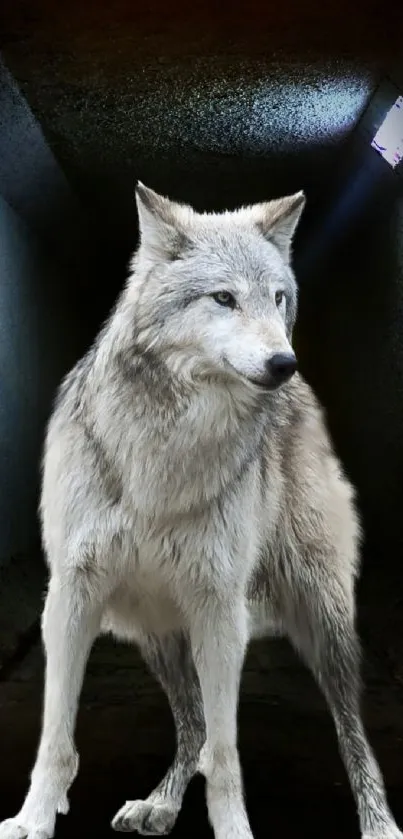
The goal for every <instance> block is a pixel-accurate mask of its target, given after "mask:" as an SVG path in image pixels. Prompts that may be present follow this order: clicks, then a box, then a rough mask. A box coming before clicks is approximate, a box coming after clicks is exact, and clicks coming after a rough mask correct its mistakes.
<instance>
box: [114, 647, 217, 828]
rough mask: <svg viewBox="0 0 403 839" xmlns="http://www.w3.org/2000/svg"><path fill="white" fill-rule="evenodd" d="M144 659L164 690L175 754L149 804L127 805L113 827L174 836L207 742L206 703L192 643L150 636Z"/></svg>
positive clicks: (117, 816) (116, 818)
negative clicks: (185, 797)
mask: <svg viewBox="0 0 403 839" xmlns="http://www.w3.org/2000/svg"><path fill="white" fill-rule="evenodd" d="M140 649H141V652H142V655H143V658H144V660H145V661H146V663H147V664H148V667H149V668H150V670H151V672H152V673H153V674H154V676H155V677H156V678H157V679H158V681H159V682H160V684H161V686H162V687H163V689H164V691H165V693H166V695H167V697H168V700H169V703H170V706H171V711H172V715H173V718H174V722H175V729H176V754H175V757H174V760H173V763H172V765H171V766H170V768H169V769H168V772H167V773H166V775H165V777H164V778H163V780H162V781H161V783H160V784H158V786H157V787H156V789H155V790H153V792H152V793H151V794H150V795H149V796H148V798H147V799H146V800H145V801H140V800H139V801H126V804H125V805H124V806H123V807H122V808H121V810H119V812H118V813H117V815H116V816H115V818H114V819H113V822H112V827H113V828H114V829H115V830H118V831H122V832H129V831H137V833H140V834H141V835H142V836H162V835H166V834H167V833H169V832H170V831H171V830H172V828H173V826H174V824H175V821H176V818H177V816H178V813H179V811H180V809H181V806H182V801H183V796H184V794H185V792H186V788H187V786H188V784H189V782H190V781H191V779H192V778H193V776H194V774H195V773H196V770H197V766H198V762H199V756H200V749H201V747H202V745H203V743H204V740H205V724H204V714H203V702H202V696H201V691H200V685H199V680H198V678H197V674H196V670H195V666H194V663H193V659H192V653H191V649H190V643H189V639H188V638H187V637H186V636H185V635H182V634H173V635H170V636H167V637H164V638H156V637H155V636H150V635H149V636H146V637H145V638H144V639H143V641H142V642H141V643H140Z"/></svg>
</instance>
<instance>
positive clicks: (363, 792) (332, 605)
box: [286, 562, 403, 839]
mask: <svg viewBox="0 0 403 839" xmlns="http://www.w3.org/2000/svg"><path fill="white" fill-rule="evenodd" d="M309 565H310V567H309ZM320 566H322V567H320ZM318 567H319V569H320V570H315V563H314V562H313V563H309V564H308V565H307V566H300V567H299V569H298V572H297V574H296V575H295V576H294V587H293V591H291V589H290V592H289V594H290V595H291V597H290V600H291V602H292V606H291V608H289V609H287V610H286V612H287V613H288V620H287V624H288V626H287V629H288V633H289V637H290V639H291V641H293V643H294V645H295V647H297V648H298V650H299V651H300V652H301V653H302V655H303V657H304V658H305V661H306V662H307V664H308V665H309V667H310V668H311V670H312V672H313V673H314V675H315V677H316V679H317V681H318V684H319V686H320V687H321V689H322V691H323V693H324V696H325V698H326V700H327V703H328V705H329V708H330V710H331V713H332V716H333V719H334V723H335V727H336V732H337V737H338V741H339V748H340V753H341V757H342V759H343V762H344V765H345V768H346V771H347V774H348V777H349V781H350V786H351V789H352V792H353V795H354V798H355V801H356V805H357V810H358V815H359V820H360V827H361V835H362V837H363V839H403V834H402V833H401V831H400V830H399V829H398V827H397V826H396V823H395V821H394V819H393V816H392V815H391V813H390V810H389V807H388V803H387V799H386V792H385V787H384V783H383V779H382V775H381V771H380V769H379V766H378V763H377V761H376V758H375V756H374V754H373V752H372V749H371V746H370V745H369V742H368V738H367V735H366V733H365V730H364V726H363V722H362V717H361V710H360V674H359V659H360V650H359V641H358V637H357V634H356V630H355V627H354V592H353V585H352V581H351V582H349V581H348V580H346V579H339V578H338V573H337V572H334V571H332V570H331V569H332V563H331V562H329V564H328V570H327V571H326V572H325V571H324V566H323V563H318Z"/></svg>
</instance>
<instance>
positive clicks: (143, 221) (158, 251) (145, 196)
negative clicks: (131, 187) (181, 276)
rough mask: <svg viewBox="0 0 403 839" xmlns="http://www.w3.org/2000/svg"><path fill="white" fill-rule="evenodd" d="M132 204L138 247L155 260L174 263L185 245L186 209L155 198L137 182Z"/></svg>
mask: <svg viewBox="0 0 403 839" xmlns="http://www.w3.org/2000/svg"><path fill="white" fill-rule="evenodd" d="M136 203H137V211H138V215H139V227H140V240H141V245H142V246H143V247H144V248H145V249H146V250H148V251H149V253H150V255H151V256H153V258H155V259H156V260H162V261H165V262H166V261H172V260H174V259H177V258H178V256H179V255H180V253H181V252H182V251H183V250H184V248H185V247H186V245H187V244H188V238H187V235H186V231H185V224H184V221H185V216H186V211H187V212H188V214H189V212H190V208H188V207H182V206H181V205H179V204H175V203H174V202H173V201H170V200H169V198H165V197H164V196H163V195H158V193H157V192H154V191H153V190H152V189H149V187H147V186H144V184H142V183H141V181H138V183H137V187H136Z"/></svg>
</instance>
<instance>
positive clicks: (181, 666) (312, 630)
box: [0, 185, 403, 839]
mask: <svg viewBox="0 0 403 839" xmlns="http://www.w3.org/2000/svg"><path fill="white" fill-rule="evenodd" d="M137 202H138V209H139V218H140V229H141V244H140V248H139V250H138V252H137V254H136V256H135V258H134V260H133V265H132V270H131V273H130V277H129V279H128V282H127V285H126V288H125V289H124V291H123V293H122V295H121V297H120V299H119V301H118V304H117V306H116V308H115V310H114V312H113V313H112V315H111V318H110V319H109V321H108V323H107V324H106V325H105V327H104V328H103V330H102V331H101V333H100V335H99V336H98V338H97V340H96V342H95V344H94V346H93V348H92V349H91V351H90V352H89V353H88V354H87V356H86V357H85V358H84V359H83V360H82V361H81V362H80V363H79V364H77V365H76V367H75V368H74V370H73V371H72V372H71V373H70V374H69V376H68V377H67V379H66V381H65V382H64V384H63V386H62V387H61V389H60V392H59V396H58V399H57V402H56V405H55V409H54V412H53V415H52V418H51V421H50V423H49V428H48V433H47V439H46V447H45V455H44V469H43V488H42V499H41V516H42V524H43V540H44V545H45V549H46V554H47V557H48V562H49V569H50V581H49V589H48V595H47V600H46V605H45V609H44V615H43V639H44V645H45V650H46V661H47V666H46V681H45V701H44V718H43V727H42V737H41V742H40V745H39V750H38V755H37V760H36V763H35V766H34V769H33V772H32V776H31V786H30V789H29V792H28V795H27V798H26V800H25V802H24V804H23V807H22V810H21V811H20V813H19V814H18V815H17V816H16V817H15V818H14V819H9V820H7V821H6V822H3V824H2V825H0V839H49V837H51V836H52V835H53V832H54V826H55V817H56V812H57V811H61V812H66V811H67V809H68V802H67V793H68V789H69V787H70V784H71V782H72V780H73V779H74V776H75V774H76V772H77V768H78V757H77V755H76V752H75V748H74V741H73V737H74V725H75V717H76V711H77V704H78V700H79V694H80V689H81V684H82V679H83V675H84V670H85V666H86V661H87V658H88V655H89V652H90V649H91V646H92V643H93V641H94V639H95V638H96V636H97V635H98V634H99V633H100V632H112V633H113V634H114V635H115V636H117V637H119V638H125V639H129V640H132V641H134V642H136V643H137V644H138V645H139V646H140V649H141V651H142V654H143V656H144V658H145V660H146V662H147V663H148V665H149V667H150V668H151V670H152V671H153V672H154V673H155V675H156V676H157V677H158V678H159V680H160V682H161V684H162V686H163V688H164V690H165V691H166V693H167V695H168V698H169V701H170V704H171V708H172V712H173V716H174V719H175V724H176V732H177V752H176V755H175V759H174V762H173V764H172V766H171V768H170V769H169V770H168V773H167V775H166V776H165V778H164V779H163V781H162V782H161V783H160V785H159V786H158V787H157V789H156V790H154V792H153V793H152V794H151V795H150V797H149V798H148V799H147V801H145V802H141V801H131V802H126V804H125V805H124V806H123V807H122V808H121V810H120V811H119V813H118V814H117V815H116V816H115V819H114V821H113V826H114V827H115V829H117V830H121V831H138V832H139V833H142V834H144V835H158V834H163V833H166V832H168V831H169V830H170V829H171V828H172V826H173V824H174V822H175V819H176V816H177V814H178V812H179V810H180V807H181V803H182V798H183V795H184V792H185V789H186V786H187V784H188V783H189V781H190V779H191V777H192V776H193V775H194V773H195V772H196V770H197V767H198V766H199V769H200V771H202V772H203V773H204V775H205V776H206V780H207V784H206V791H207V802H208V811H209V818H210V821H211V823H212V826H213V829H214V833H215V837H216V839H251V832H250V827H249V823H248V818H247V814H246V811H245V806H244V801H243V791H242V774H241V768H240V764H239V757H238V751H237V704H238V692H239V682H240V675H241V670H242V665H243V660H244V655H245V650H246V646H247V643H248V641H249V639H250V638H252V637H256V636H259V635H260V636H261V635H273V634H282V635H285V636H287V637H288V638H289V639H290V641H291V642H292V643H293V645H294V646H295V648H296V649H297V650H298V651H299V652H300V654H301V655H302V657H303V658H304V660H305V661H306V662H307V664H308V666H309V667H310V668H311V669H312V671H313V672H314V674H315V676H316V678H317V680H318V683H319V685H320V687H321V688H322V690H323V692H324V695H325V697H326V699H327V702H328V704H329V708H330V710H331V713H332V714H333V718H334V722H335V726H336V730H337V734H338V738H339V744H340V752H341V755H342V758H343V760H344V763H345V765H346V769H347V772H348V774H349V778H350V783H351V787H352V791H353V794H354V796H355V799H356V803H357V809H358V814H359V819H360V826H361V833H362V836H363V837H364V838H365V839H403V835H402V833H401V832H400V831H399V830H398V828H397V827H396V824H395V822H394V820H393V817H392V815H391V814H390V812H389V809H388V805H387V801H386V796H385V790H384V786H383V781H382V778H381V775H380V771H379V769H378V766H377V763H376V761H375V758H374V756H373V754H372V752H371V749H370V746H369V745H368V741H367V738H366V735H365V733H364V730H363V726H362V722H361V716H360V709H359V694H360V685H359V644H358V640H357V636H356V631H355V597H354V585H355V579H356V576H357V573H358V543H359V536H360V534H359V524H358V520H357V515H356V512H355V503H354V496H353V491H352V488H351V486H350V484H349V483H348V481H347V480H346V478H345V477H344V476H343V474H342V472H341V469H340V464H339V463H338V461H337V459H336V457H335V455H334V452H333V450H332V446H331V443H330V440H329V436H328V433H327V430H326V426H325V422H324V419H323V416H322V411H321V409H320V406H319V405H318V403H317V401H316V399H315V397H314V395H313V393H312V391H311V390H310V388H309V387H308V385H307V384H306V383H305V381H304V380H303V379H302V377H301V376H300V375H299V374H295V375H294V376H293V377H291V378H289V379H288V381H283V382H282V386H280V385H279V381H278V380H277V379H275V378H274V376H275V374H274V367H273V359H274V357H275V356H276V354H277V357H278V353H283V354H284V353H285V354H286V355H287V358H288V359H290V358H291V359H292V358H293V355H292V349H291V338H292V330H293V325H294V321H295V317H296V309H297V291H296V284H295V279H294V276H293V272H292V269H291V266H290V259H291V243H292V237H293V233H294V230H295V227H296V225H297V223H298V220H299V217H300V214H301V211H302V208H303V204H304V199H303V196H302V194H301V193H299V194H298V195H296V196H291V197H288V198H283V199H280V200H278V201H274V202H267V203H266V204H260V205H255V206H254V207H247V208H243V209H241V210H239V211H237V212H234V213H225V214H221V215H199V214H197V213H195V212H194V211H193V210H192V209H191V208H189V207H183V206H179V205H177V204H174V203H173V202H170V201H169V200H168V199H166V198H163V197H161V196H157V195H156V194H155V193H153V192H152V191H151V190H148V189H147V188H146V187H144V186H143V185H140V186H139V188H138V191H137ZM217 292H220V293H222V292H230V293H231V294H232V295H233V296H234V300H233V301H232V300H230V303H231V305H230V306H223V305H222V298H221V297H220V298H219V299H218V302H217V299H215V298H214V295H215V294H216V293H217ZM280 292H282V293H283V294H284V297H283V298H282V297H281V295H280ZM226 302H228V300H227V301H226ZM202 746H203V748H202Z"/></svg>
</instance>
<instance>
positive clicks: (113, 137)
mask: <svg viewBox="0 0 403 839" xmlns="http://www.w3.org/2000/svg"><path fill="white" fill-rule="evenodd" d="M10 5H11V4H10ZM398 17H399V13H398V11H397V10H396V9H395V10H393V8H392V9H390V8H388V11H387V14H386V13H383V12H381V10H380V7H379V5H376V6H375V4H372V7H371V6H370V5H369V4H368V3H367V2H365V3H364V2H363V0H359V3H358V4H357V3H356V4H355V7H354V9H352V8H351V4H350V3H348V2H347V0H342V2H337V3H332V4H330V5H328V6H326V4H324V3H323V2H318V0H310V1H309V2H306V3H299V0H291V2H288V3H284V4H276V6H273V4H270V3H267V2H265V3H261V4H257V3H248V4H246V3H244V4H243V5H241V4H237V3H231V2H229V0H223V2H221V3H220V4H218V3H217V4H216V5H215V6H214V5H213V4H211V5H210V4H209V3H205V2H197V3H192V4H189V3H188V2H184V0H179V2H175V3H173V4H172V5H169V4H166V3H163V2H162V0H156V2H154V3H153V4H149V5H148V6H147V7H145V4H140V3H133V2H131V0H126V2H123V0H120V1H119V2H116V1H115V2H109V3H104V4H98V3H95V2H86V3H82V2H78V0H70V2H69V3H68V4H67V3H66V4H63V6H62V5H61V4H56V3H54V2H53V0H29V2H28V0H25V2H21V0H16V2H15V3H14V4H13V5H12V8H8V9H7V10H5V9H4V8H3V18H4V20H3V22H2V25H1V32H2V44H3V53H4V56H5V60H6V62H7V63H8V66H9V67H10V69H11V71H12V72H13V74H14V76H15V78H16V80H17V82H18V83H19V84H20V86H21V89H22V91H23V92H24V94H25V96H26V97H27V100H28V102H29V104H30V105H31V107H32V108H33V110H34V113H35V114H36V115H37V116H38V118H39V121H40V123H41V125H42V127H43V128H44V131H45V134H46V136H47V137H48V139H49V140H50V142H51V145H52V148H53V149H54V151H55V153H56V155H57V157H58V158H59V160H60V162H61V163H62V165H63V167H64V169H65V171H66V173H67V175H68V178H69V179H70V181H71V182H72V183H73V185H74V186H75V188H76V190H77V191H78V192H79V194H80V195H81V196H82V197H84V198H85V200H86V201H87V202H88V203H89V204H90V205H92V206H93V207H94V208H96V209H97V210H98V214H99V219H100V224H101V225H104V226H105V227H106V228H108V230H109V235H110V237H111V239H114V240H115V241H116V242H117V243H120V244H121V246H122V248H123V249H125V250H126V249H127V248H128V247H130V245H131V244H132V241H133V225H134V224H135V210H134V202H133V187H134V182H135V180H136V178H138V177H141V178H142V179H143V180H146V181H148V182H149V183H150V185H153V186H155V187H156V188H158V189H161V190H167V191H170V192H171V193H172V194H174V195H176V196H177V197H179V198H184V199H188V200H193V201H194V202H195V203H196V204H198V205H201V206H205V207H206V206H207V207H209V206H222V205H224V204H232V203H237V202H238V201H240V200H249V199H254V198H258V197H263V196H264V195H265V196H267V195H269V194H273V193H276V192H279V191H282V189H284V190H286V189H293V188H294V187H295V188H299V187H300V186H301V185H302V186H304V187H305V188H308V189H310V188H311V189H312V190H314V189H316V188H317V186H318V185H320V183H321V181H322V180H323V178H324V177H325V172H326V170H327V167H328V166H329V165H330V166H331V165H332V161H333V154H334V149H335V147H336V146H337V144H338V143H339V141H340V140H341V139H342V138H343V137H344V136H345V135H346V133H348V131H349V130H350V129H351V127H352V126H353V125H354V123H355V121H356V120H357V118H358V117H359V115H360V113H361V111H362V109H363V108H364V107H365V104H366V102H367V100H368V97H369V95H370V93H371V92H372V90H373V88H374V85H375V83H376V81H377V79H378V78H379V77H380V76H381V75H382V74H383V72H384V71H385V70H390V69H391V68H393V66H394V63H395V62H396V61H397V60H398V58H399V55H400V43H399V41H398V34H397V32H398ZM129 243H130V244H129Z"/></svg>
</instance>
